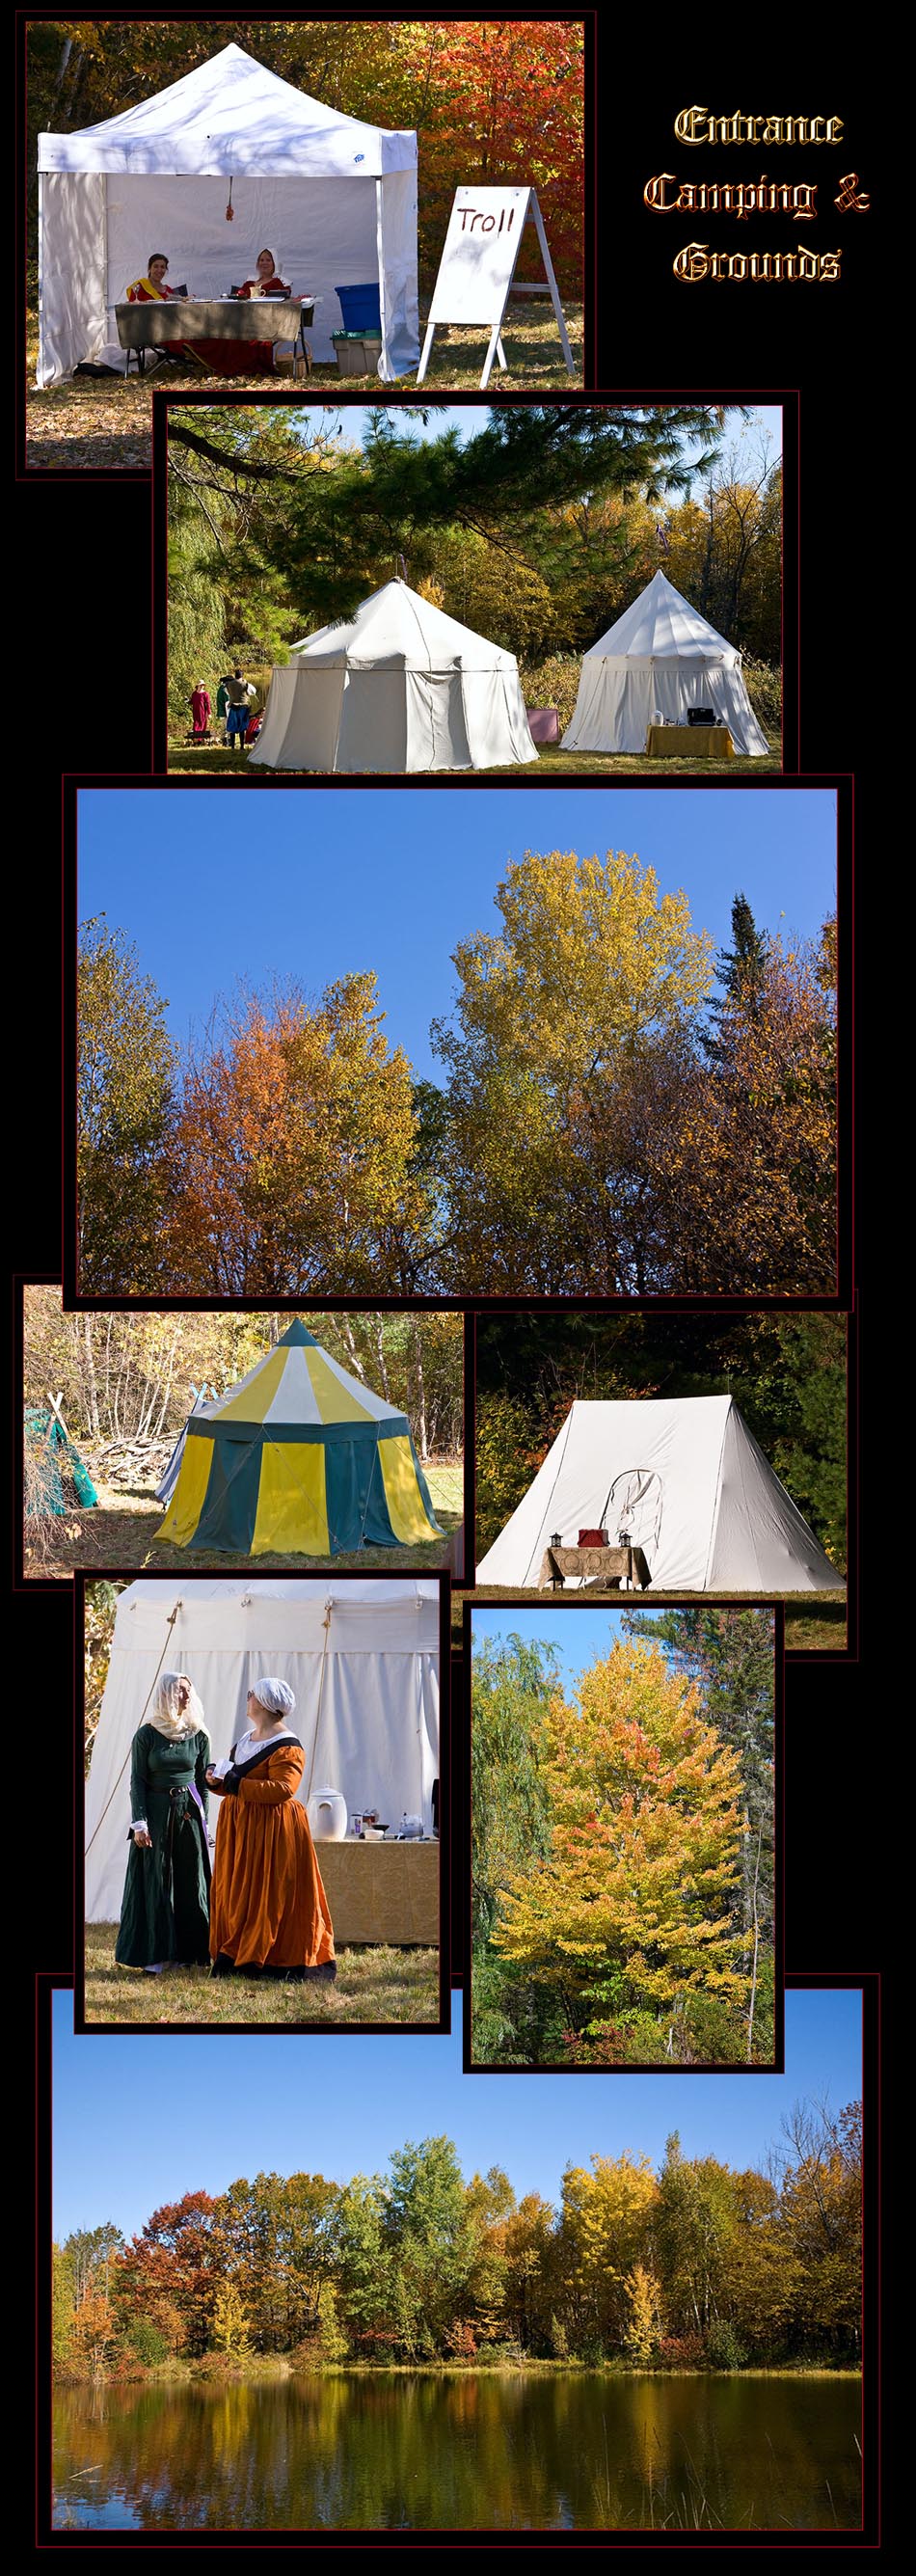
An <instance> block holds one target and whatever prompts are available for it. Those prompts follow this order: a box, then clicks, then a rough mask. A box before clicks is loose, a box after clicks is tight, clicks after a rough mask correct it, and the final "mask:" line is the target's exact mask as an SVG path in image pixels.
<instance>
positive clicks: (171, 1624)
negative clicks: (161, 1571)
mask: <svg viewBox="0 0 916 2576" xmlns="http://www.w3.org/2000/svg"><path fill="white" fill-rule="evenodd" d="M180 1609H181V1599H180V1597H179V1599H178V1600H177V1601H176V1603H175V1607H174V1610H170V1611H169V1615H168V1619H167V1621H166V1627H167V1629H168V1632H169V1633H168V1635H167V1637H166V1640H165V1645H164V1646H163V1649H162V1653H161V1655H160V1657H159V1661H158V1664H157V1666H156V1670H155V1672H154V1674H153V1678H152V1681H151V1683H150V1686H149V1689H148V1691H147V1694H146V1698H145V1700H144V1702H143V1706H142V1708H141V1711H140V1715H139V1719H138V1721H137V1725H136V1726H135V1728H134V1735H136V1734H138V1733H139V1729H140V1727H141V1726H142V1724H143V1720H144V1718H145V1716H146V1712H147V1709H148V1707H149V1704H150V1700H151V1699H152V1696H153V1692H154V1690H155V1688H156V1683H157V1681H158V1679H159V1675H160V1673H161V1671H162V1667H163V1664H164V1662H165V1658H166V1655H167V1654H168V1650H169V1643H170V1638H171V1631H172V1629H173V1628H174V1625H175V1621H176V1619H177V1617H178V1613H179V1610H180ZM133 1743H134V1737H133V1735H132V1736H131V1739H130V1743H129V1745H128V1747H127V1751H126V1753H125V1756H124V1760H123V1762H122V1764H121V1768H120V1771H119V1772H118V1777H117V1779H116V1781H115V1784H114V1789H113V1790H112V1792H111V1798H113V1797H114V1794H115V1790H116V1789H118V1788H119V1787H120V1784H121V1781H122V1780H123V1778H124V1773H125V1771H126V1769H127V1765H128V1763H129V1761H130V1757H131V1754H132V1752H133ZM111 1798H107V1799H106V1801H105V1805H104V1807H103V1808H102V1813H101V1815H100V1817H99V1821H98V1824H97V1825H96V1827H95V1829H94V1831H93V1832H92V1833H91V1834H90V1836H89V1840H88V1843H87V1844H86V1848H85V1853H84V1858H88V1855H89V1853H90V1852H91V1850H92V1846H93V1843H94V1841H95V1837H96V1834H97V1833H98V1832H99V1830H100V1828H101V1826H102V1825H103V1824H104V1822H105V1818H106V1816H107V1814H108V1809H109V1807H110V1805H111Z"/></svg>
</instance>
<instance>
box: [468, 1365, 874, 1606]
mask: <svg viewBox="0 0 916 2576" xmlns="http://www.w3.org/2000/svg"><path fill="white" fill-rule="evenodd" d="M580 1529H606V1530H607V1534H608V1539H609V1541H610V1544H611V1545H612V1546H615V1545H616V1543H617V1540H618V1538H619V1537H620V1535H621V1533H622V1532H624V1531H625V1532H626V1533H627V1535H628V1536H629V1538H630V1539H631V1540H632V1541H633V1544H634V1546H636V1547H640V1548H641V1549H642V1551H643V1554H644V1556H645V1559H646V1562H647V1565H648V1568H649V1577H650V1581H651V1584H652V1587H653V1589H654V1590H656V1591H672V1592H719V1591H722V1592H756V1593H765V1594H771V1593H778V1592H819V1591H837V1590H839V1589H841V1588H842V1581H843V1578H842V1576H841V1575H839V1574H838V1573H837V1571H836V1568H835V1566H833V1565H831V1563H830V1559H829V1557H827V1556H825V1554H824V1551H823V1548H822V1547H820V1546H819V1544H818V1541H817V1539H816V1538H815V1537H814V1535H813V1532H812V1531H811V1530H809V1528H808V1525H807V1522H806V1521H803V1519H802V1516H801V1513H800V1512H799V1511H796V1508H795V1504H794V1503H793V1502H792V1500H791V1497H790V1496H789V1495H788V1494H787V1493H786V1489H785V1486H784V1485H781V1484H780V1482H779V1478H778V1476H776V1475H774V1473H773V1469H772V1467H771V1466H770V1465H769V1462H768V1460H767V1459H766V1458H765V1457H764V1454H763V1451H762V1449H760V1448H758V1445H757V1442H756V1440H755V1439H754V1438H753V1435H752V1433H751V1432H750V1431H749V1430H748V1427H747V1424H746V1422H744V1421H742V1418H741V1415H740V1413H739V1411H738V1407H737V1405H736V1404H735V1403H734V1402H733V1399H732V1397H731V1396H730V1395H696V1396H683V1397H669V1398H655V1397H648V1398H643V1397H641V1396H633V1397H631V1398H623V1399H622V1400H618V1401H615V1402H612V1403H606V1404H605V1403H591V1404H590V1403H576V1404H574V1405H573V1406H572V1409H571V1411H570V1412H569V1413H568V1414H567V1417H566V1421H565V1422H564V1424H563V1428H562V1431H560V1432H559V1433H558V1435H557V1438H556V1440H555V1441H554V1443H553V1447H552V1448H551V1449H550V1450H549V1451H548V1454H547V1457H546V1458H545V1460H544V1464H543V1466H542V1467H541V1468H539V1470H538V1473H537V1475H536V1477H535V1479H534V1483H533V1485H530V1486H529V1488H528V1492H527V1494H526V1495H525V1496H524V1499H523V1501H522V1502H520V1504H519V1506H518V1510H517V1511H515V1512H513V1514H512V1518H511V1520H510V1521H508V1522H507V1524H506V1527H505V1529H504V1530H502V1531H501V1532H500V1536H499V1538H498V1539H496V1541H495V1542H494V1545H493V1546H492V1547H491V1548H490V1550H489V1552H488V1554H487V1555H486V1556H485V1557H484V1558H483V1561H482V1563H481V1564H480V1565H478V1568H477V1580H478V1583H505V1584H511V1585H513V1586H524V1587H527V1586H528V1585H531V1586H535V1585H536V1584H537V1580H538V1574H539V1571H540V1567H541V1563H542V1559H543V1556H544V1551H545V1549H546V1548H547V1547H548V1546H549V1545H550V1541H551V1539H552V1538H555V1537H557V1536H559V1541H560V1544H561V1545H562V1546H564V1547H570V1546H572V1547H575V1546H576V1544H577V1541H578V1536H579V1531H580Z"/></svg>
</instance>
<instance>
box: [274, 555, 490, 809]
mask: <svg viewBox="0 0 916 2576" xmlns="http://www.w3.org/2000/svg"><path fill="white" fill-rule="evenodd" d="M292 653H293V658H292V660H291V661H290V662H287V663H285V664H283V665H282V666H279V667H277V668H276V669H274V671H273V672H272V674H271V681H270V690H269V693H268V699H267V705H266V708H265V712H264V723H263V726H262V729H261V732H260V734H259V735H258V739H257V742H256V743H255V744H254V746H253V749H252V750H251V752H250V753H249V759H250V761H251V763H252V765H253V766H254V765H255V764H257V763H259V762H260V763H261V764H262V765H263V766H264V767H266V768H268V769H322V770H335V769H336V770H348V771H351V770H376V769H381V770H428V769H490V768H495V767H498V766H503V765H508V764H509V763H513V762H517V761H528V760H536V759H537V751H536V749H535V746H534V743H533V742H532V739H531V729H530V726H529V723H528V718H527V716H526V714H525V702H524V699H523V697H522V690H521V682H520V680H519V676H518V664H517V662H516V659H515V655H514V653H507V652H504V650H503V648H502V646H501V645H499V644H491V643H489V642H488V641H487V638H486V636H483V635H475V634H474V633H473V631H472V629H471V627H469V626H461V625H460V624H459V623H458V621H457V619H456V618H454V617H446V616H445V615H444V613H443V611H442V609H441V608H435V607H433V605H432V603H431V601H430V600H428V599H422V598H421V597H420V594H419V592H418V591H415V590H411V589H409V587H408V585H407V583H406V582H404V581H389V582H386V584H385V586H384V589H382V590H377V591H373V593H372V595H371V597H370V598H369V599H364V600H361V602H360V605H359V607H358V608H357V610H356V612H355V615H354V616H353V617H351V618H348V619H345V620H344V621H343V622H342V623H341V624H340V625H337V626H323V627H322V628H321V629H320V632H319V633H318V634H317V635H308V636H306V638H305V640H304V642H302V643H301V644H295V645H294V646H293V648H292Z"/></svg>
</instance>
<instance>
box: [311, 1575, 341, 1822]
mask: <svg viewBox="0 0 916 2576" xmlns="http://www.w3.org/2000/svg"><path fill="white" fill-rule="evenodd" d="M333 1608H334V1602H333V1598H331V1597H329V1599H328V1605H327V1609H326V1611H325V1615H324V1618H323V1620H322V1623H321V1624H322V1627H323V1629H324V1645H323V1646H322V1649H321V1672H320V1674H319V1677H318V1713H317V1716H316V1718H315V1733H314V1737H313V1739H312V1759H311V1765H310V1768H309V1776H308V1780H307V1782H306V1789H305V1800H304V1804H305V1805H306V1806H308V1802H309V1798H310V1796H311V1788H312V1781H313V1779H314V1777H315V1762H316V1758H317V1754H318V1734H319V1729H320V1726H321V1711H322V1707H323V1704H324V1676H325V1670H326V1667H327V1660H328V1647H329V1645H330V1642H331V1612H332V1610H333Z"/></svg>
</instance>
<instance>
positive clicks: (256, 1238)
mask: <svg viewBox="0 0 916 2576" xmlns="http://www.w3.org/2000/svg"><path fill="white" fill-rule="evenodd" d="M381 1019H382V1014H381V1013H380V1012H379V1011H378V1008H377V1002H376V985H375V978H374V976H373V975H371V974H365V975H349V976H346V977H344V978H343V979H342V981H341V982H339V983H337V984H332V985H331V986H329V988H328V990H327V992H326V993H325V994H324V995H323V997H322V1000H321V1001H320V1002H319V1003H318V1004H317V1005H316V1006H314V1007H311V1008H310V1007H309V1006H308V1005H307V1004H306V1002H305V1001H304V1000H303V998H302V996H301V994H300V993H298V992H297V991H295V990H291V991H289V992H288V993H286V994H279V995H276V996H275V997H274V998H273V1000H272V1003H271V1004H270V1006H269V1007H268V1006H266V1005H265V1004H264V1003H262V1002H261V1001H259V1000H258V999H257V998H255V997H254V996H251V995H247V996H245V997H243V999H242V1002H241V1004H240V1005H239V1007H238V1009H237V1010H236V1011H235V1013H234V1015H232V1016H231V1017H230V1019H229V1022H228V1026H227V1028H226V1031H225V1034H224V1035H223V1036H222V1037H220V1036H219V1035H215V1036H214V1038H213V1041H212V1043H211V1044H210V1046H209V1048H208V1050H207V1051H206V1052H205V1053H204V1054H202V1055H201V1056H200V1058H199V1059H198V1060H197V1062H196V1063H194V1064H193V1065H192V1066H191V1067H190V1069H189V1073H188V1076H187V1080H186V1083H185V1093H184V1103H183V1109H182V1113H181V1117H180V1120H179V1124H178V1134H177V1145H176V1182H177V1187H176V1202H175V1212H174V1221H173V1249H172V1270H173V1275H174V1277H175V1280H176V1283H177V1284H178V1285H180V1286H181V1287H183V1288H187V1289H189V1290H190V1291H192V1292H193V1293H202V1294H204V1295H216V1296H249V1295H259V1296H266V1297H268V1298H273V1297H276V1296H285V1295H299V1294H302V1293H303V1292H310V1291H313V1290H316V1289H319V1288H320V1289H321V1290H322V1292H325V1293H330V1294H332V1295H335V1294H340V1293H348V1292H356V1291H359V1290H361V1289H362V1290H368V1289H370V1288H372V1287H375V1286H377V1285H378V1284H379V1278H380V1269H381V1271H382V1284H383V1285H385V1286H386V1287H387V1286H390V1285H395V1286H396V1285H397V1284H398V1283H397V1279H396V1278H395V1279H392V1277H391V1275H390V1274H391V1270H392V1267H393V1265H395V1264H396V1259H397V1241H398V1239H399V1236H400V1235H401V1234H402V1233H403V1232H405V1231H407V1230H408V1229H409V1227H410V1224H411V1222H412V1219H413V1216H414V1214H415V1213H416V1212H417V1210H418V1209H419V1206H420V1204H421V1200H420V1194H419V1193H418V1192H417V1191H416V1190H415V1188H414V1185H413V1184H412V1182H411V1179H410V1173H409V1165H410V1158H411V1153H412V1149H413V1144H414V1111H413V1091H412V1085H411V1079H410V1068H409V1066H408V1063H407V1059H406V1056H405V1055H404V1054H403V1052H402V1050H401V1049H400V1048H396V1049H395V1050H394V1051H393V1053H391V1054H389V1051H388V1046H387V1041H386V1038H385V1035H384V1031H383V1029H382V1026H381ZM415 1201H416V1203H417V1204H416V1209H415Z"/></svg>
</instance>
